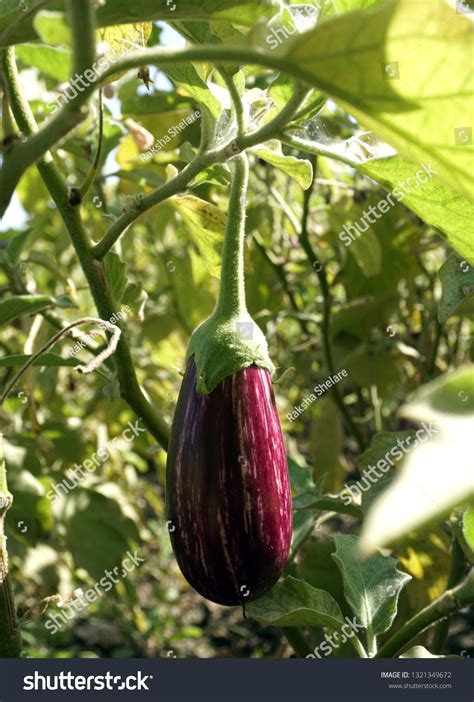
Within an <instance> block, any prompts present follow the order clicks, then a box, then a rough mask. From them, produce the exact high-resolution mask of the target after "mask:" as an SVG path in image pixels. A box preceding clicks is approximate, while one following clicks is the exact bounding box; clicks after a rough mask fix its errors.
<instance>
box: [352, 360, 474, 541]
mask: <svg viewBox="0 0 474 702" xmlns="http://www.w3.org/2000/svg"><path fill="white" fill-rule="evenodd" d="M401 414H402V415H403V416H406V417H408V418H410V419H413V420H416V421H421V420H424V422H423V424H424V428H423V429H422V430H419V431H420V432H421V433H420V434H418V432H417V439H416V440H415V442H414V444H413V448H412V449H411V450H410V452H409V454H408V456H407V459H406V461H405V463H404V465H403V467H402V469H401V471H400V472H398V473H397V475H396V478H395V479H394V480H393V482H392V483H391V485H390V487H389V488H388V489H387V490H385V491H384V492H383V494H382V495H380V496H379V497H378V498H377V499H376V500H374V502H373V504H372V506H371V508H370V509H369V512H368V514H367V517H366V519H365V522H364V526H363V529H362V534H361V542H360V552H361V554H363V555H369V554H371V553H374V551H375V550H376V549H377V548H378V547H381V546H386V545H388V544H392V543H394V542H396V541H399V540H400V539H402V538H403V537H406V535H407V534H409V533H410V532H412V531H414V530H419V529H421V528H427V527H428V526H430V525H431V524H436V523H438V522H440V521H441V520H442V519H443V518H444V517H445V516H447V515H448V514H449V513H450V512H451V511H452V510H453V509H454V508H455V507H458V506H462V505H465V504H469V502H470V501H471V502H472V501H474V471H473V470H472V448H471V433H472V425H473V419H474V367H473V366H465V367H463V368H460V369H458V370H456V371H454V372H452V373H450V374H447V375H445V376H442V377H441V378H439V379H437V380H434V381H433V382H431V383H428V385H426V386H424V387H422V388H421V389H420V390H418V391H417V392H416V393H415V395H414V396H413V398H412V400H411V402H410V403H409V404H408V405H406V406H405V407H403V408H402V410H401ZM401 505H403V509H401V508H400V506H401Z"/></svg>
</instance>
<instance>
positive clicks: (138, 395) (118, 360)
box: [3, 49, 169, 449]
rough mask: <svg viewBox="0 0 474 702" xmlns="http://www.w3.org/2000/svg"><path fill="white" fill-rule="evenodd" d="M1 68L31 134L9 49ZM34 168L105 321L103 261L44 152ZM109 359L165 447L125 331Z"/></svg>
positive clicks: (162, 425)
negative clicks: (94, 253)
mask: <svg viewBox="0 0 474 702" xmlns="http://www.w3.org/2000/svg"><path fill="white" fill-rule="evenodd" d="M3 71H4V75H5V78H6V81H7V85H8V94H9V99H10V105H11V107H12V110H13V114H14V117H15V119H16V121H17V124H18V126H19V127H20V129H22V131H24V132H25V133H31V132H32V131H33V130H34V128H35V126H36V123H35V119H34V117H33V114H32V112H31V110H30V107H29V104H28V102H27V101H26V100H25V99H24V98H23V95H22V92H21V86H20V81H19V76H18V70H17V67H16V64H15V60H14V55H13V51H12V50H11V49H9V50H8V51H7V52H6V53H5V57H4V61H3ZM37 167H38V170H39V172H40V175H41V177H42V178H43V180H44V182H45V185H46V187H47V188H48V190H49V193H50V195H51V197H52V199H53V200H54V202H55V203H56V207H57V208H58V212H59V214H60V215H61V218H62V220H63V222H64V225H65V227H66V230H67V232H68V234H69V236H70V238H71V241H72V244H73V246H74V249H75V251H76V254H77V257H78V259H79V262H80V264H81V267H82V270H83V272H84V275H85V277H86V279H87V282H88V284H89V287H90V291H91V294H92V297H93V299H94V302H95V305H96V307H97V310H98V312H99V316H100V317H101V319H103V320H109V319H111V318H112V317H113V316H114V315H115V312H116V305H115V303H114V301H113V300H112V298H111V294H110V290H109V287H108V285H107V279H106V275H105V269H104V266H103V264H102V263H101V262H99V261H96V260H95V259H94V257H93V255H92V252H91V248H90V245H89V240H88V237H87V234H86V231H85V228H84V224H83V221H82V219H81V216H80V212H79V210H78V208H74V207H71V206H70V204H69V193H68V188H67V184H66V183H65V181H64V179H63V177H62V175H61V174H60V172H59V171H58V169H57V168H56V166H55V165H54V163H53V162H52V158H51V156H50V155H48V154H47V155H46V156H45V157H43V158H42V159H41V160H40V161H38V164H37ZM117 325H118V326H119V327H120V328H121V329H122V332H124V328H123V325H122V323H121V322H120V321H118V322H117ZM113 358H114V365H115V369H116V373H117V378H118V381H119V384H120V390H121V395H122V398H123V399H124V400H125V401H126V402H127V403H128V405H129V406H130V407H131V409H132V410H133V411H134V412H135V413H136V415H137V416H138V417H140V418H141V419H142V421H143V423H144V425H145V426H146V427H147V429H148V430H149V431H150V433H151V434H152V436H154V437H155V439H156V440H157V441H158V442H159V443H160V444H161V445H162V446H163V447H164V448H165V449H166V448H167V446H168V437H169V429H168V426H167V424H166V422H165V421H164V420H163V419H162V417H161V416H160V415H159V414H158V412H157V411H156V409H155V408H154V407H153V405H152V404H151V403H150V402H149V401H148V399H147V398H146V397H145V395H144V394H143V391H142V389H141V388H140V385H139V383H138V380H137V376H136V373H135V368H134V365H133V360H132V356H131V352H130V348H129V346H128V342H127V339H126V334H125V333H122V336H121V337H120V341H119V343H118V346H117V350H116V352H115V354H114V357H113Z"/></svg>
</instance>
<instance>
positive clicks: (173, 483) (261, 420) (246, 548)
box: [166, 356, 292, 605]
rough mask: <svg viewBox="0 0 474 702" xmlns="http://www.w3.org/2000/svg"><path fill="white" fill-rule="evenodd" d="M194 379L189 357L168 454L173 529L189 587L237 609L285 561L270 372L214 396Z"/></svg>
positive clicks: (248, 376) (282, 483)
mask: <svg viewBox="0 0 474 702" xmlns="http://www.w3.org/2000/svg"><path fill="white" fill-rule="evenodd" d="M198 375H199V374H198V373H197V370H196V363H195V359H194V357H193V356H191V357H190V358H189V360H188V363H187V368H186V373H185V376H184V379H183V383H182V386H181V391H180V394H179V398H178V403H177V407H176V411H175V416H174V420H173V425H172V429H171V439H170V445H169V449H168V461H167V495H166V504H167V519H168V529H169V532H170V538H171V543H172V546H173V551H174V553H175V555H176V559H177V561H178V564H179V567H180V569H181V571H182V573H183V575H184V577H185V578H186V580H187V581H188V582H189V584H190V585H191V586H192V587H193V588H194V589H195V590H197V591H198V592H199V593H200V594H201V595H203V596H204V597H206V598H207V599H208V600H212V601H213V602H217V603H219V604H222V605H238V604H243V603H245V602H249V601H251V600H254V599H257V598H258V597H260V596H261V595H262V594H264V593H265V592H267V591H268V590H269V589H270V588H271V587H272V586H273V585H274V584H275V583H276V581H277V580H278V578H279V577H280V575H281V573H282V570H283V568H284V565H285V562H286V560H287V558H288V553H289V549H290V542H291V533H292V512H291V493H290V485H289V478H288V467H287V460H286V452H285V447H284V443H283V436H282V432H281V426H280V420H279V416H278V411H277V408H276V403H275V397H274V394H273V389H272V382H271V376H270V373H269V371H268V370H267V369H266V368H262V367H257V366H255V365H252V366H250V367H247V368H244V369H243V370H240V371H238V372H236V373H233V374H231V375H227V376H226V377H225V378H224V379H223V380H222V381H221V382H219V383H218V384H217V386H216V387H215V388H214V389H213V390H212V391H211V392H210V393H208V394H202V393H200V392H198V391H197V385H198Z"/></svg>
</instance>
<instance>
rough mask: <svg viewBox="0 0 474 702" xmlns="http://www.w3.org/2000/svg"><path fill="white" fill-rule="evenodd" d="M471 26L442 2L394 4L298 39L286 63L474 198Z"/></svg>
mask: <svg viewBox="0 0 474 702" xmlns="http://www.w3.org/2000/svg"><path fill="white" fill-rule="evenodd" d="M471 29H472V24H471V22H470V20H469V18H468V16H467V15H464V14H459V13H456V11H455V8H454V7H450V6H449V5H448V4H447V3H445V2H444V1H443V0H432V1H431V2H426V1H425V0H389V2H386V3H383V4H381V5H377V6H374V7H371V8H369V9H367V10H356V11H355V12H351V13H347V14H343V15H341V16H340V17H337V18H334V19H331V20H329V21H327V22H325V23H323V24H321V25H319V26H318V27H316V28H315V29H313V30H311V31H310V32H307V33H305V34H303V35H301V36H298V37H296V38H295V39H294V40H292V41H291V42H290V43H289V46H288V47H287V50H286V55H285V56H284V58H285V65H286V67H287V70H288V71H290V72H294V73H295V74H298V75H300V76H301V77H303V78H305V79H306V80H308V82H310V83H311V84H313V85H315V86H316V87H318V88H320V89H322V90H323V91H324V92H326V93H327V94H329V95H331V96H332V97H334V98H335V99H336V100H337V101H338V102H339V103H340V104H341V105H342V106H343V107H345V108H346V109H347V110H348V111H349V112H350V113H352V114H353V115H354V116H355V117H357V118H358V119H359V120H360V121H361V122H362V123H363V124H365V125H366V126H367V127H369V128H370V129H372V130H374V131H375V132H376V134H378V135H379V136H380V137H381V138H383V139H385V140H386V141H387V142H388V143H389V144H391V145H392V146H393V147H395V148H396V149H397V150H398V151H400V153H402V154H403V155H404V156H406V157H407V158H408V160H410V161H412V162H413V163H416V164H421V162H424V163H426V164H428V163H429V162H430V161H432V162H433V165H434V167H435V168H436V170H437V171H438V172H439V178H440V180H441V181H442V182H444V183H445V184H446V185H448V186H450V187H452V188H453V189H454V190H455V191H457V192H459V193H461V194H463V195H465V196H466V197H468V198H471V199H472V198H473V197H474V189H473V184H472V168H473V164H474V160H473V148H472V145H471V144H469V139H467V140H466V139H465V134H464V132H463V131H462V130H463V129H464V130H465V129H466V128H468V127H469V125H470V124H471V122H472V102H471V95H472V86H473V79H474V76H473V74H472V71H471V68H470V66H469V62H468V61H466V56H469V55H470V54H471V51H472V34H471ZM463 134H464V136H463ZM471 141H472V139H471Z"/></svg>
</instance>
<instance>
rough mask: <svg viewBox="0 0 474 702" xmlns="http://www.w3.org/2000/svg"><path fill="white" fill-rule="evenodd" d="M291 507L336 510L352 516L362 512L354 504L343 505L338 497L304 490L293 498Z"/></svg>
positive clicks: (359, 514) (358, 515)
mask: <svg viewBox="0 0 474 702" xmlns="http://www.w3.org/2000/svg"><path fill="white" fill-rule="evenodd" d="M293 509H294V510H302V509H313V510H318V511H319V510H324V511H327V512H337V513H339V514H350V515H351V516H352V517H360V516H362V512H361V511H360V509H359V508H358V507H357V506H356V505H345V504H344V503H343V502H342V501H341V499H340V498H339V497H333V496H332V495H315V494H314V493H312V492H306V493H304V494H303V495H298V496H297V497H295V498H294V499H293Z"/></svg>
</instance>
